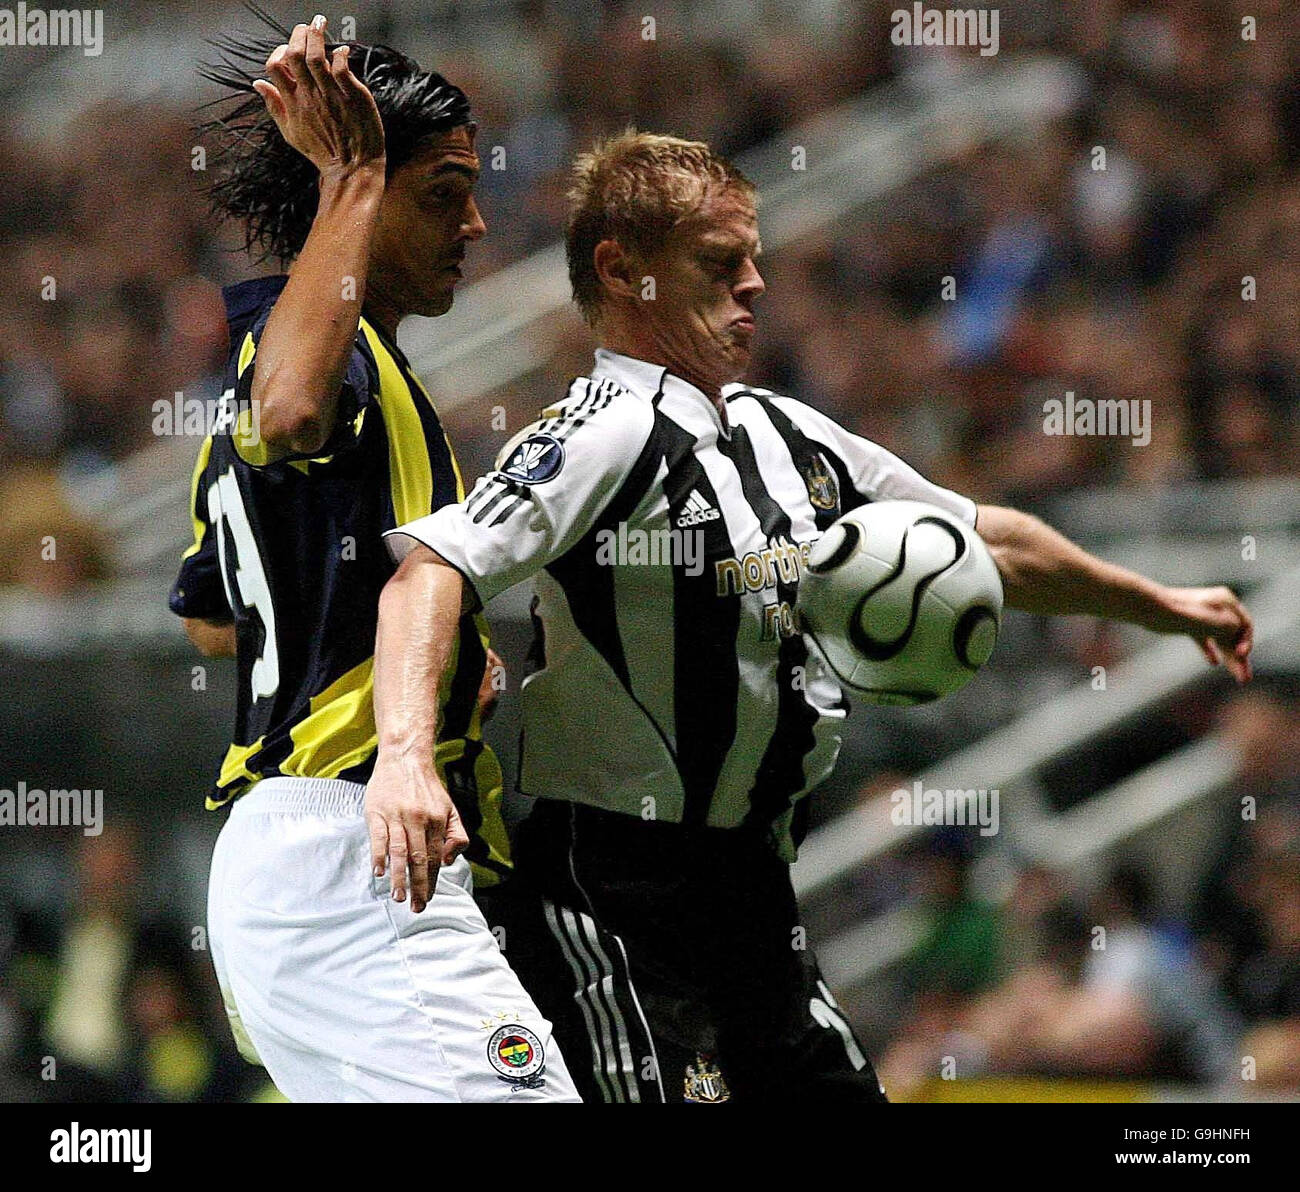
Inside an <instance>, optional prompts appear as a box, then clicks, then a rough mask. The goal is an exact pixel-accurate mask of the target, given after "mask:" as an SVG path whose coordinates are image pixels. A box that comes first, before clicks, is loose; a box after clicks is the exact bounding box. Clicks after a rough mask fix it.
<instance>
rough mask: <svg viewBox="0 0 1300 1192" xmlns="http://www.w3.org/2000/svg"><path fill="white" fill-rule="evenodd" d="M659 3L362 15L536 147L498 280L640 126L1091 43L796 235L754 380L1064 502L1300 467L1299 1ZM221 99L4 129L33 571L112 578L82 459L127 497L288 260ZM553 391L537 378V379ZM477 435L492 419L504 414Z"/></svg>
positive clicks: (511, 144) (211, 382) (508, 168)
mask: <svg viewBox="0 0 1300 1192" xmlns="http://www.w3.org/2000/svg"><path fill="white" fill-rule="evenodd" d="M656 7H657V8H658V15H657V16H656V18H655V20H656V25H655V28H654V29H653V33H654V37H653V39H649V38H648V37H647V36H646V34H647V27H646V25H645V20H646V18H645V17H644V16H643V15H642V14H641V13H640V10H639V9H635V8H628V7H626V6H624V5H620V4H605V5H596V6H593V5H579V4H566V3H546V2H542V0H538V2H533V3H528V2H521V3H517V4H504V5H494V6H484V7H482V8H474V9H472V10H467V11H459V12H457V10H456V9H455V7H454V6H453V7H451V8H448V9H447V10H446V11H445V12H442V11H434V12H433V16H434V17H435V18H436V19H438V20H439V21H441V22H442V23H440V24H436V25H435V24H432V23H431V22H430V11H429V10H428V9H427V6H423V7H421V6H415V5H406V4H402V3H392V4H387V5H383V6H380V7H379V9H378V12H376V13H374V14H372V15H371V17H369V18H367V17H365V16H363V17H362V18H361V25H360V26H359V28H358V36H367V37H372V38H375V39H377V40H378V39H384V38H389V39H391V40H393V41H396V42H397V43H398V44H400V45H402V46H403V47H405V48H408V49H409V50H410V51H411V52H412V53H414V54H415V55H417V56H419V57H421V58H423V59H424V60H425V61H426V62H429V63H431V64H432V63H436V64H437V65H438V66H439V67H440V68H442V69H443V70H444V71H445V72H446V73H447V74H448V75H449V76H450V77H452V78H454V79H455V80H457V81H458V82H460V83H461V84H462V85H463V86H465V87H466V88H467V89H468V91H469V93H470V94H471V97H472V99H473V101H474V105H475V108H476V110H477V113H478V119H479V122H480V144H481V145H484V146H490V147H497V146H499V147H501V149H502V150H503V151H504V155H505V156H504V159H503V160H502V162H501V163H500V164H502V165H503V166H504V168H501V169H492V168H489V169H487V170H486V171H485V173H484V176H483V181H482V184H481V191H482V198H483V206H484V209H485V211H486V213H487V216H488V219H489V221H490V222H491V225H492V233H491V235H490V236H489V237H488V239H487V240H486V241H484V242H482V243H481V244H480V245H477V246H476V247H475V249H474V251H473V252H472V253H471V254H470V268H471V269H472V274H471V280H472V278H473V277H477V276H482V275H483V274H484V273H486V272H490V271H491V270H493V269H495V268H498V267H499V266H501V265H502V264H505V263H507V262H509V261H511V260H514V259H518V258H519V257H521V256H522V255H524V254H526V253H528V252H529V251H531V250H533V249H536V248H538V247H541V246H543V245H545V244H549V243H552V242H554V241H555V240H556V239H557V238H558V236H559V235H560V232H561V228H562V222H563V190H564V185H565V174H566V164H567V162H568V161H569V160H570V158H571V157H572V155H573V153H574V152H575V151H576V150H578V149H579V148H581V147H582V146H584V145H586V144H588V143H589V142H590V141H591V140H592V139H593V137H595V136H596V135H598V134H599V133H601V132H606V131H609V130H611V129H617V128H619V127H621V126H622V125H623V124H625V123H626V122H629V121H632V120H635V121H636V122H637V123H639V124H640V125H641V126H642V127H646V128H654V129H666V130H671V131H675V132H678V133H681V134H685V135H689V136H695V137H701V138H705V139H708V140H710V141H711V142H712V143H714V144H715V145H716V146H718V147H720V148H721V149H723V150H725V151H727V152H729V153H733V154H734V153H740V152H742V151H744V150H745V149H747V148H750V147H751V146H753V145H755V144H758V143H760V142H762V141H764V140H767V139H768V138H771V137H773V136H776V135H778V134H779V133H780V131H781V130H782V129H785V128H788V127H790V126H792V125H794V124H796V123H797V122H799V121H800V120H802V119H805V118H807V117H809V116H811V115H813V114H814V113H816V112H819V111H822V110H824V109H827V108H829V107H832V106H834V105H835V104H836V103H838V102H840V101H843V100H845V99H848V98H850V97H853V96H855V95H857V94H859V93H861V92H862V91H863V90H865V89H867V88H869V87H871V86H872V85H873V84H876V83H880V82H884V81H887V80H890V79H896V80H901V81H902V82H903V83H904V84H905V85H906V86H907V87H910V88H912V89H914V90H915V91H916V92H918V93H923V92H924V91H926V90H927V89H929V88H932V87H935V86H937V85H941V84H942V80H943V79H944V78H945V77H948V76H950V75H952V74H953V73H955V72H957V71H970V70H998V69H1000V67H1001V66H1002V65H1003V64H1004V63H1005V62H1007V61H1012V60H1014V59H1015V58H1016V57H1017V56H1020V55H1027V54H1032V53H1055V54H1058V55H1066V56H1068V57H1069V58H1070V59H1071V60H1072V61H1074V62H1075V63H1077V64H1078V65H1079V66H1081V67H1082V68H1083V70H1084V71H1085V72H1086V81H1087V93H1086V95H1085V97H1084V101H1083V103H1082V104H1081V105H1080V106H1079V107H1078V109H1077V110H1076V111H1075V112H1074V113H1072V114H1071V115H1070V116H1069V117H1068V118H1064V119H1062V120H1060V121H1059V122H1057V123H1055V124H1053V125H1051V126H1049V127H1045V128H1041V129H1039V130H1037V131H1036V132H1035V133H1033V134H1032V135H1031V136H1028V137H1026V138H1025V139H1023V140H1021V141H1016V142H1009V143H1002V144H999V145H997V146H991V145H981V146H979V147H977V148H975V149H972V150H971V151H970V152H969V153H968V154H966V155H965V156H962V157H958V158H957V159H955V160H951V161H949V162H947V163H946V164H944V165H943V166H942V167H940V168H937V169H936V170H934V171H933V172H931V173H929V174H927V175H926V176H924V177H921V178H918V179H915V180H914V181H912V182H910V183H908V184H907V185H905V186H904V187H902V189H901V190H900V191H898V192H897V193H894V194H891V196H890V200H889V203H888V204H887V206H886V207H885V208H883V209H880V208H877V209H871V210H867V211H864V212H863V213H861V214H860V215H859V216H858V217H856V218H852V219H849V220H847V221H844V222H842V223H840V224H837V225H836V226H835V227H834V228H833V229H832V230H830V231H828V232H827V233H826V234H824V235H822V236H817V237H813V238H811V239H809V240H806V241H803V242H801V243H799V244H798V245H797V246H791V247H788V248H786V249H785V250H784V251H782V252H779V253H774V254H772V257H771V259H770V261H769V262H768V263H767V267H766V271H767V275H768V281H769V286H770V296H769V298H768V299H767V300H766V302H765V303H764V306H763V310H762V312H761V313H762V326H761V330H762V336H761V354H760V357H759V360H758V362H757V365H756V367H755V369H754V376H753V379H754V380H755V381H756V382H759V383H767V384H770V385H772V386H774V387H777V388H785V389H789V390H792V391H794V392H797V393H799V394H801V395H802V396H804V397H805V398H807V399H808V400H810V401H813V402H816V403H818V404H820V405H821V406H822V407H823V408H825V409H827V410H829V411H831V412H833V413H835V414H836V415H837V416H838V417H840V418H841V419H842V420H844V421H845V422H846V423H848V424H849V425H851V426H853V427H855V428H857V429H859V430H862V431H864V432H866V433H868V434H870V435H871V436H872V437H875V438H877V439H879V440H880V441H882V442H884V443H885V444H887V445H888V446H890V447H891V448H893V449H895V450H897V451H898V452H899V453H900V454H902V455H903V456H904V457H905V458H907V459H909V460H911V461H913V462H914V463H916V464H917V465H918V466H920V467H922V468H923V469H924V470H926V471H928V472H930V473H931V474H933V475H935V476H936V477H937V478H939V479H941V480H945V481H947V482H950V483H952V484H954V485H956V486H957V487H960V488H962V489H964V490H966V491H969V492H973V493H978V494H980V495H981V496H984V497H989V498H991V497H999V498H1005V499H1008V500H1015V501H1019V502H1021V503H1023V504H1025V505H1028V506H1031V507H1032V506H1034V505H1036V504H1038V503H1041V502H1042V501H1044V500H1045V499H1046V498H1048V497H1050V495H1051V494H1052V493H1054V492H1059V491H1061V490H1062V489H1064V488H1072V487H1077V486H1080V485H1090V484H1097V483H1122V484H1131V485H1138V486H1144V487H1146V488H1157V487H1160V486H1167V485H1170V484H1174V483H1176V482H1178V481H1180V480H1183V479H1187V478H1194V477H1218V476H1231V477H1261V476H1264V477H1266V476H1275V475H1278V474H1281V473H1285V472H1290V471H1291V470H1293V469H1294V466H1295V463H1296V427H1295V421H1296V420H1295V413H1294V409H1295V400H1294V399H1295V394H1296V390H1297V385H1300V356H1298V354H1300V347H1297V344H1300V334H1297V332H1298V331H1300V327H1298V326H1297V321H1298V320H1300V302H1298V301H1297V300H1296V299H1297V297H1300V293H1298V292H1297V291H1298V287H1300V271H1297V269H1296V268H1295V266H1296V263H1297V259H1298V258H1300V185H1298V184H1297V182H1298V175H1297V172H1296V171H1297V167H1298V166H1300V132H1297V130H1298V129H1300V91H1297V88H1296V82H1297V78H1298V77H1300V30H1297V28H1296V27H1295V24H1294V22H1293V21H1290V20H1289V19H1287V12H1286V6H1285V5H1284V4H1283V3H1282V2H1281V0H1268V2H1267V3H1261V4H1259V5H1256V6H1255V10H1256V18H1257V21H1258V25H1257V30H1256V33H1257V35H1256V36H1255V37H1254V39H1251V40H1248V39H1246V38H1243V30H1242V27H1241V24H1240V20H1239V18H1238V17H1237V16H1236V15H1233V14H1232V13H1230V12H1229V11H1228V10H1225V9H1223V8H1222V7H1221V6H1219V5H1217V4H1214V3H1212V2H1210V0H1205V2H1202V3H1197V2H1195V0H1178V2H1177V3H1174V2H1168V3H1160V2H1155V3H1151V2H1135V0H1100V2H1098V3H1095V4H1089V5H1080V6H1072V7H1068V8H1063V7H1060V6H1055V5H1048V4H1043V3H1037V2H1026V0H1020V2H1017V3H1011V4H1004V5H1002V6H1001V8H1000V11H1001V25H1000V27H1001V47H1000V53H999V55H998V56H997V57H994V58H987V59H986V58H981V57H979V55H978V53H977V52H975V51H970V50H960V49H947V48H944V47H899V46H895V45H892V44H891V42H890V38H889V32H890V21H889V13H890V11H892V7H893V6H892V5H890V4H888V3H867V4H842V5H835V4H830V5H826V4H807V5H802V6H800V5H796V6H795V7H796V8H801V9H804V10H806V11H802V12H801V14H800V15H801V16H802V18H803V19H802V20H794V19H791V15H790V13H789V11H788V10H789V7H790V6H788V5H768V4H762V3H760V4H756V5H753V6H738V5H734V4H723V3H706V4H699V5H685V4H665V5H663V6H656ZM381 16H382V19H380V18H381ZM228 19H229V20H230V21H231V22H232V23H234V22H238V23H239V24H240V25H241V26H244V27H253V26H255V22H254V20H253V18H252V17H251V16H249V15H248V14H246V13H245V14H241V13H240V12H239V11H238V10H237V9H235V10H232V11H231V13H230V15H229V18H228ZM192 117H193V112H192V111H187V110H185V109H183V108H176V109H174V110H162V109H160V108H159V107H158V106H157V105H150V106H148V107H143V108H142V107H140V106H138V105H132V104H130V103H125V102H107V103H101V104H97V105H94V106H91V107H89V108H88V109H87V110H85V111H83V112H81V113H80V114H79V115H78V116H77V118H76V119H75V120H74V122H73V123H72V125H71V127H70V128H69V129H68V131H67V134H66V135H64V136H61V137H59V138H58V139H56V140H50V141H26V140H18V139H17V138H16V137H15V136H14V135H13V134H12V133H5V132H4V131H3V130H0V229H3V236H2V237H0V267H2V268H3V269H4V270H5V274H6V276H8V277H9V278H10V279H11V284H10V285H9V286H8V287H6V289H5V293H4V294H3V295H2V296H0V469H2V474H3V477H4V481H3V485H2V486H0V526H2V527H3V534H4V536H5V538H6V541H5V542H3V543H0V546H3V548H4V549H0V583H5V582H8V583H19V584H28V585H36V586H40V585H44V586H45V587H46V588H49V589H53V590H56V591H57V590H65V589H67V588H68V587H71V586H75V584H76V582H77V580H78V578H87V579H94V578H98V577H100V576H102V575H105V574H110V573H111V572H112V569H113V566H114V561H113V559H112V557H111V552H107V551H105V550H103V549H97V545H98V544H96V543H95V542H94V540H93V535H89V536H87V535H84V534H83V535H82V537H87V538H88V539H89V540H87V541H84V542H83V541H78V542H77V545H76V548H75V550H74V555H75V558H74V560H73V561H72V563H71V565H70V566H68V567H65V568H63V569H62V570H55V569H50V568H44V569H42V568H39V567H31V566H29V565H27V560H28V559H29V556H30V555H31V554H32V546H33V543H34V542H38V541H39V538H40V536H41V535H40V531H41V530H42V528H43V527H44V526H48V525H49V523H50V522H51V521H52V520H55V519H64V518H66V519H68V520H70V521H75V518H74V512H75V511H66V510H63V509H62V508H61V507H60V504H61V503H60V501H59V500H58V494H57V492H54V493H52V492H51V486H52V485H53V486H54V487H55V488H56V489H57V488H58V487H59V482H60V481H63V482H66V481H67V480H68V479H69V478H75V477H78V476H84V475H87V474H96V475H98V476H100V478H101V480H102V483H101V485H100V489H99V490H100V491H103V490H107V491H111V489H112V476H113V468H114V465H115V464H117V463H119V462H120V461H121V460H122V459H123V458H124V457H126V456H127V455H129V454H130V453H131V452H133V451H136V450H138V449H140V448H141V447H142V446H145V445H147V444H148V443H149V442H150V438H151V434H152V426H153V416H152V413H151V410H152V404H153V402H154V401H157V400H159V399H170V398H171V397H172V395H173V394H174V393H175V392H177V391H182V392H185V393H186V394H187V395H199V396H205V397H207V396H212V390H213V388H214V386H215V384H216V380H215V378H216V376H217V375H218V373H219V371H220V369H221V366H222V364H223V362H224V352H225V330H224V320H223V315H222V310H221V304H220V300H219V296H218V293H217V286H218V285H219V284H220V283H224V282H228V281H232V280H235V279H237V278H239V277H242V276H246V275H248V273H249V272H250V271H252V270H254V269H255V268H256V267H254V266H252V265H250V263H249V262H248V261H247V260H246V259H245V258H244V257H243V256H242V254H240V253H238V252H231V251H230V249H231V246H232V244H233V243H234V240H233V237H232V236H231V235H229V234H228V233H222V232H221V231H220V230H219V229H217V228H216V227H215V226H214V225H213V223H212V221H211V220H210V219H209V218H208V216H207V214H206V211H205V205H204V201H203V197H202V194H201V187H202V184H203V182H204V180H205V171H203V170H199V169H195V168H193V167H194V165H195V157H194V148H195V136H194V133H193V131H192V128H191V121H192ZM945 278H951V279H952V280H953V282H954V283H955V285H954V286H952V287H950V288H949V289H948V290H947V296H946V297H945V287H944V284H943V282H944V279H945ZM569 338H574V337H572V336H570V337H569ZM561 339H562V341H563V339H564V337H563V336H561ZM576 339H577V343H578V345H580V346H578V347H574V348H571V349H570V354H571V355H573V356H575V357H576V358H577V360H578V361H579V363H581V358H582V356H583V355H584V354H585V341H584V340H583V338H582V337H581V336H578V337H576ZM565 346H566V345H565V343H564V342H561V343H560V344H558V345H557V349H558V350H560V352H561V355H563V353H564V349H565ZM567 363H569V361H568V360H567V359H562V360H560V361H558V362H557V366H556V367H557V369H558V368H559V367H560V365H561V364H567ZM553 384H554V378H552V377H549V376H548V377H545V378H537V377H534V378H530V379H529V381H527V382H526V383H525V385H524V387H525V389H526V390H527V392H526V393H524V394H523V395H522V398H523V404H524V405H525V406H526V407H529V408H535V407H536V406H539V405H541V404H542V400H539V399H544V397H545V392H544V391H545V390H547V389H549V388H550V387H551V386H553ZM1067 390H1070V391H1073V392H1074V393H1075V394H1076V397H1077V398H1078V399H1090V400H1102V399H1106V398H1119V399H1137V400H1146V401H1150V403H1151V410H1152V424H1153V433H1152V437H1151V441H1150V443H1149V445H1146V446H1142V447H1138V446H1134V445H1133V444H1131V443H1130V442H1129V441H1128V440H1127V439H1117V438H1115V437H1109V438H1107V437H1100V436H1093V437H1071V436H1048V435H1045V434H1044V433H1043V429H1044V414H1043V403H1044V401H1046V400H1049V399H1052V398H1056V399H1060V398H1062V397H1063V395H1064V393H1065V392H1066V391H1067ZM506 404H510V402H509V400H508V398H507V403H506ZM461 433H462V434H467V435H469V436H471V437H473V436H474V435H476V434H477V435H480V436H483V437H485V438H487V437H490V436H491V435H492V431H491V428H490V426H489V423H488V419H486V418H483V419H481V420H479V424H478V425H466V426H465V427H464V428H463V429H462V430H461ZM474 446H475V444H473V443H472V442H471V443H469V444H467V445H466V450H467V451H468V452H469V453H471V455H472V454H473V449H474ZM64 487H66V484H64ZM33 510H36V511H39V514H38V515H37V516H35V517H34V516H33V512H32V511H33ZM33 523H38V524H33ZM47 573H48V574H47Z"/></svg>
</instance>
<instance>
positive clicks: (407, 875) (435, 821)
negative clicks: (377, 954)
mask: <svg viewBox="0 0 1300 1192" xmlns="http://www.w3.org/2000/svg"><path fill="white" fill-rule="evenodd" d="M365 814H366V827H367V828H368V829H369V831H370V863H371V866H372V869H373V872H374V874H375V876H376V877H383V876H384V873H385V872H388V873H390V874H391V878H392V886H393V901H394V902H404V901H405V900H406V893H407V889H408V886H409V889H410V893H411V910H413V911H415V912H416V914H419V912H420V911H422V910H424V908H425V906H426V905H427V904H428V901H429V899H430V897H432V895H433V892H434V891H435V890H436V889H437V887H438V870H439V869H440V868H441V867H442V866H443V865H450V864H451V863H452V862H453V861H454V860H455V859H456V857H457V856H458V855H459V854H460V853H461V852H462V851H463V850H464V849H466V848H468V847H469V836H468V835H467V834H466V832H465V828H464V825H463V824H462V823H461V821H460V815H459V813H458V812H457V811H456V805H455V804H454V803H453V802H452V801H451V796H450V795H449V794H447V788H446V787H444V786H443V784H442V782H441V781H440V780H439V778H438V775H437V772H436V771H435V770H434V767H433V762H432V760H430V761H429V762H428V763H427V764H422V765H415V764H413V763H411V762H410V761H408V760H407V759H405V758H402V757H397V758H392V759H390V758H386V757H385V756H384V754H383V753H382V752H381V753H380V755H379V758H378V759H377V760H376V762H375V771H374V773H373V774H372V775H371V777H370V781H369V783H367V785H366V802H365Z"/></svg>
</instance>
